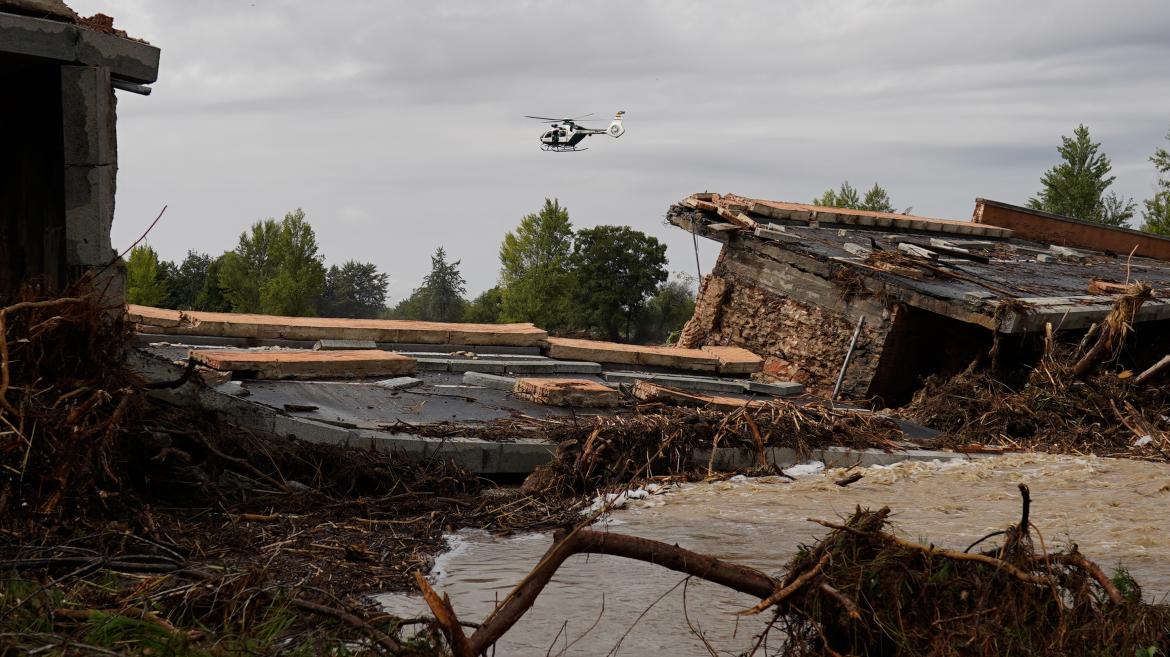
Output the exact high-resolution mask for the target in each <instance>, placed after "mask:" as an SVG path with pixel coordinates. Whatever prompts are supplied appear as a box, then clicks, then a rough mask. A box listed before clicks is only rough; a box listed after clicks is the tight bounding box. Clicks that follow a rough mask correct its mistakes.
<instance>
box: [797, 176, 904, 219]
mask: <svg viewBox="0 0 1170 657" xmlns="http://www.w3.org/2000/svg"><path fill="white" fill-rule="evenodd" d="M813 205H824V206H828V207H833V208H847V209H850V210H869V211H871V212H897V209H895V208H894V204H893V203H891V202H890V195H889V193H888V192H886V190H885V189H883V188H882V187H881V186H880V185H878V184H877V183H874V184H873V187H871V188H870V189H869V191H868V192H866V193H865V197H864V198H863V197H862V196H861V194H860V192H858V191H857V188H856V187H854V186H853V185H850V184H849V181H848V180H846V181H845V182H843V183H841V188H840V189H836V190H834V189H831V188H830V189H826V190H825V192H824V193H823V194H821V195H820V196H819V197H817V198H815V199H813Z"/></svg>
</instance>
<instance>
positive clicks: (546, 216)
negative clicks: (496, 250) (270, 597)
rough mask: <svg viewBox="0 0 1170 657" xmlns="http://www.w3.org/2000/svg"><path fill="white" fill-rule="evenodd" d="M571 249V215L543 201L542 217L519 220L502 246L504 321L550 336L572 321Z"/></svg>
mask: <svg viewBox="0 0 1170 657" xmlns="http://www.w3.org/2000/svg"><path fill="white" fill-rule="evenodd" d="M572 248H573V225H572V224H571V223H570V222H569V211H568V209H567V208H563V207H561V205H560V203H559V202H558V201H556V200H555V199H547V198H546V199H545V200H544V207H543V208H541V210H540V212H538V213H535V214H529V215H527V216H525V217H524V218H523V219H521V220H520V225H519V226H517V227H516V232H515V233H511V232H510V233H507V234H505V235H504V241H503V243H501V244H500V284H501V285H500V287H501V291H500V313H501V314H500V317H501V318H502V319H503V320H504V321H523V322H533V323H535V324H537V325H539V326H541V327H544V328H546V329H548V330H550V331H551V330H556V329H558V328H562V327H564V326H566V325H567V324H568V323H569V321H570V317H569V316H570V307H569V292H570V288H571V287H572V275H571V273H570V272H569V271H568V262H569V256H570V254H571V253H572Z"/></svg>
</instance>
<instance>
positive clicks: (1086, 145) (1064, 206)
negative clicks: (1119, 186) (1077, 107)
mask: <svg viewBox="0 0 1170 657" xmlns="http://www.w3.org/2000/svg"><path fill="white" fill-rule="evenodd" d="M1060 139H1061V145H1060V146H1059V147H1057V149H1056V150H1057V152H1058V153H1060V157H1061V160H1063V161H1062V162H1061V163H1060V164H1057V165H1055V166H1053V167H1052V168H1051V169H1049V170H1048V171H1046V172H1045V173H1044V176H1043V177H1042V178H1041V179H1040V183H1041V185H1043V189H1041V190H1040V193H1039V194H1037V195H1036V196H1034V197H1033V198H1031V199H1029V200H1028V207H1031V208H1033V209H1035V210H1042V211H1044V212H1051V213H1053V214H1059V215H1063V216H1066V217H1073V218H1075V219H1082V220H1084V221H1093V222H1096V223H1101V224H1106V225H1109V226H1120V225H1123V224H1124V223H1125V222H1126V221H1127V220H1128V219H1129V218H1131V217H1133V213H1134V204H1133V200H1132V199H1129V200H1126V199H1123V198H1120V197H1118V196H1117V195H1116V194H1115V193H1111V194H1109V195H1106V194H1105V191H1106V190H1107V189H1109V186H1110V185H1112V184H1113V181H1114V180H1115V179H1116V178H1117V177H1116V176H1110V175H1109V172H1110V171H1111V170H1112V169H1113V165H1112V164H1111V163H1110V161H1109V157H1108V156H1107V155H1105V154H1104V153H1100V152H1099V150H1100V148H1101V144H1100V143H1094V142H1093V141H1092V139H1090V138H1089V129H1088V128H1086V127H1085V126H1084V125H1078V126H1077V128H1076V130H1074V131H1073V137H1072V138H1069V137H1061V138H1060Z"/></svg>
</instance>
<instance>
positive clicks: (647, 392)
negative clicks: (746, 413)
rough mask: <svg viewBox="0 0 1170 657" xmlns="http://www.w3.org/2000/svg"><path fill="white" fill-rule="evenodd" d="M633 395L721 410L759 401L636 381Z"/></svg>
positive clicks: (642, 398) (669, 402) (668, 402)
mask: <svg viewBox="0 0 1170 657" xmlns="http://www.w3.org/2000/svg"><path fill="white" fill-rule="evenodd" d="M633 394H634V397H636V398H637V399H639V400H640V401H644V402H648V403H658V404H672V405H677V406H699V407H712V408H718V409H723V410H735V409H737V408H743V407H744V406H759V405H761V403H760V402H753V401H749V400H747V399H739V398H738V397H724V396H721V395H705V394H702V393H698V392H687V391H685V390H679V389H678V388H669V387H667V386H663V385H659V384H657V383H651V382H649V381H636V382H635V383H634V387H633Z"/></svg>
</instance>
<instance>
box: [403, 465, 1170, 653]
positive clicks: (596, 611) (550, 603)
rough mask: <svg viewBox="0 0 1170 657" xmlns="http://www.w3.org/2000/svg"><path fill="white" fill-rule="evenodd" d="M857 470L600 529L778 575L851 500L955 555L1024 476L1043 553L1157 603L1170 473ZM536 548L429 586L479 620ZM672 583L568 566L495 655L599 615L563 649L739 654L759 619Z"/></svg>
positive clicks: (461, 541)
mask: <svg viewBox="0 0 1170 657" xmlns="http://www.w3.org/2000/svg"><path fill="white" fill-rule="evenodd" d="M863 472H864V474H865V477H864V479H862V480H861V481H859V482H857V483H855V484H853V485H851V486H849V487H848V488H841V487H839V486H835V485H834V484H833V481H834V479H836V478H838V477H839V476H840V475H841V473H840V471H828V472H824V473H821V474H814V475H809V476H806V477H801V478H799V479H798V480H797V481H795V482H789V481H787V480H784V479H780V478H764V479H753V480H747V481H736V482H722V483H715V484H696V485H690V486H686V487H684V488H682V489H676V490H675V491H674V492H671V493H669V494H666V495H657V496H651V497H649V498H647V499H644V500H634V501H632V502H631V503H630V506H629V507H627V508H626V509H624V510H621V511H618V512H616V513H615V514H614V516H613V518H612V521H611V522H610V523H609V530H610V531H616V532H623V533H629V534H636V535H638V536H643V537H647V538H653V539H658V540H662V541H668V542H671V543H677V544H679V545H681V546H683V547H686V548H689V549H692V550H696V551H699V552H704V553H709V554H713V555H716V556H718V557H719V558H721V559H726V560H729V561H735V562H738V563H743V564H746V565H750V566H754V567H757V568H761V569H763V570H765V571H769V572H778V571H780V570H782V568H783V565H784V563H785V562H786V561H787V560H788V559H790V558H791V557H792V555H793V553H794V551H795V550H796V548H797V546H798V544H801V543H806V544H807V543H812V542H814V541H815V540H816V539H817V537H819V536H821V535H823V533H824V531H825V530H824V529H823V528H821V527H819V526H817V525H814V524H812V523H810V522H807V521H806V518H808V517H816V518H824V519H833V518H836V517H839V516H843V515H846V514H848V513H850V512H851V511H852V510H853V509H854V507H855V506H856V505H859V504H860V505H863V506H869V507H871V508H877V507H880V506H882V505H888V506H890V507H891V508H892V509H893V510H894V512H895V513H894V516H893V518H894V523H895V530H896V531H898V532H899V533H901V534H903V535H905V536H906V537H908V538H911V539H915V540H922V541H929V542H933V543H934V544H936V545H940V546H945V547H957V548H959V549H962V548H964V547H966V546H967V545H968V544H969V543H970V542H971V541H973V540H975V539H976V538H979V537H980V536H983V535H985V534H987V533H988V532H991V531H994V530H996V529H1002V528H1003V527H1005V526H1006V525H1008V524H1010V523H1012V522H1013V521H1015V520H1016V519H1017V516H1018V514H1019V493H1018V492H1017V489H1016V484H1017V483H1020V482H1023V483H1026V484H1028V486H1029V487H1030V488H1031V490H1032V498H1033V504H1032V519H1033V521H1034V522H1035V523H1036V525H1037V526H1038V527H1039V528H1040V530H1041V532H1042V533H1043V537H1044V540H1045V541H1046V543H1047V544H1048V545H1049V546H1056V547H1061V546H1065V545H1067V544H1068V543H1069V541H1070V540H1071V539H1074V538H1075V540H1076V541H1077V543H1078V544H1079V545H1080V548H1081V551H1082V552H1084V553H1085V554H1086V555H1088V556H1089V557H1090V558H1092V559H1095V560H1097V561H1098V562H1099V563H1101V564H1102V565H1103V566H1105V567H1106V568H1107V569H1109V570H1111V569H1112V567H1113V566H1116V565H1118V564H1121V565H1124V566H1125V567H1126V568H1128V569H1129V570H1130V571H1131V572H1132V573H1133V575H1134V576H1135V578H1136V579H1137V580H1138V581H1139V582H1140V583H1141V584H1142V585H1143V587H1144V589H1145V592H1146V597H1147V598H1150V599H1162V598H1163V597H1164V596H1167V595H1168V594H1170V519H1168V517H1167V516H1168V515H1170V505H1168V503H1170V466H1166V465H1159V464H1150V463H1142V462H1136V461H1122V460H1111V459H1095V458H1075V457H1062V456H1038V455H1012V456H1004V457H996V458H993V459H983V460H978V461H971V462H959V463H951V464H941V463H902V464H899V465H896V466H893V467H890V468H870V469H866V470H864V471H863ZM549 541H550V539H549V537H548V536H541V535H534V536H525V537H519V538H511V539H503V540H497V539H492V538H491V537H488V536H486V535H482V534H463V535H460V536H458V537H457V538H456V539H455V541H454V543H455V545H456V547H455V549H454V550H453V551H452V552H451V553H449V554H448V555H446V556H445V557H444V558H442V559H441V560H440V561H439V563H438V564H437V567H436V571H437V572H436V573H435V577H434V579H435V580H436V582H437V585H438V588H439V589H440V590H441V591H445V592H447V593H448V594H450V596H451V598H452V601H453V602H454V605H455V608H456V610H458V611H459V612H460V614H461V616H462V617H463V618H465V619H468V620H480V619H482V618H483V617H485V616H486V615H487V614H488V612H490V610H491V609H492V608H493V605H494V602H495V600H497V599H502V598H503V597H504V596H505V595H506V594H507V592H508V591H509V590H510V589H511V587H512V586H513V585H514V584H515V583H516V582H517V581H519V580H520V578H522V577H523V576H524V575H525V574H526V573H527V572H528V570H529V569H530V568H531V567H532V565H533V564H535V563H536V562H537V561H538V560H539V558H540V556H541V554H542V553H543V552H544V551H545V550H546V549H547V547H548V545H549ZM681 579H682V577H681V576H680V575H678V574H675V573H673V572H670V571H666V570H662V569H657V568H655V567H653V566H650V565H647V564H642V563H636V562H631V561H626V560H623V559H619V558H616V557H608V556H588V557H586V556H579V557H574V558H572V559H570V560H569V561H568V562H567V563H566V564H565V565H564V566H562V567H561V569H560V571H559V572H558V574H557V576H556V577H555V578H554V579H553V581H552V583H550V585H549V586H548V587H547V588H546V589H545V590H544V592H543V593H542V594H541V596H540V598H539V599H538V601H537V603H536V606H535V607H533V609H532V610H530V611H529V612H528V614H527V615H526V616H525V617H524V619H523V620H522V621H521V622H520V623H519V624H518V625H517V626H516V627H515V628H513V629H512V631H511V632H509V633H508V634H507V635H506V636H505V638H504V640H503V641H502V642H501V643H500V645H499V647H498V653H497V654H501V655H545V654H546V653H548V652H549V651H550V646H552V648H551V654H553V655H555V654H557V653H558V652H561V651H562V649H564V648H565V647H566V644H570V643H571V642H572V641H573V640H574V639H576V638H577V637H578V636H580V635H581V634H582V633H583V632H585V631H586V630H588V629H589V628H590V626H591V625H593V624H594V622H595V621H597V623H596V627H594V628H593V629H592V631H591V632H590V633H589V634H588V635H587V636H586V637H585V638H584V639H582V640H581V641H579V642H577V643H576V644H573V645H571V647H569V649H568V650H567V651H564V654H567V655H606V654H610V653H611V651H612V650H613V649H614V647H615V645H617V644H618V642H619V641H620V647H619V649H618V650H617V653H616V654H643V655H644V654H647V652H648V651H651V650H669V651H670V654H672V655H695V656H696V657H703V656H706V655H709V653H708V651H707V650H706V649H705V648H704V647H703V645H702V643H701V642H700V640H699V639H698V638H697V637H696V636H695V635H694V632H692V631H691V630H690V629H688V624H687V618H689V620H690V623H691V624H692V625H693V626H694V627H695V628H696V629H698V630H699V631H701V632H702V633H703V634H704V635H705V637H706V639H707V641H708V642H709V643H710V644H711V645H712V646H713V647H714V648H715V649H716V650H717V651H719V652H720V653H724V652H725V651H726V652H730V653H732V654H738V653H740V652H744V651H746V650H748V649H750V647H751V645H752V643H753V635H754V634H756V633H758V632H759V630H760V629H761V628H762V622H763V621H761V620H759V619H749V620H747V621H745V620H744V619H742V618H741V619H739V620H738V622H737V617H736V616H734V612H736V611H738V610H740V609H744V608H746V607H749V606H751V605H752V604H754V603H755V602H756V601H755V600H753V599H751V598H749V597H747V596H743V595H739V594H736V593H733V592H730V591H728V590H726V589H723V588H721V587H718V586H715V585H712V584H706V583H701V582H700V583H695V582H692V583H690V584H688V585H687V591H686V605H685V615H684V604H683V602H684V601H683V587H681V586H680V587H678V588H676V589H674V590H673V592H670V593H666V592H667V591H668V590H670V589H671V588H672V587H674V586H675V585H676V584H678V583H679V582H680V581H681ZM663 594H665V596H664V597H661V596H663ZM660 597H661V599H660V600H659V601H658V602H657V603H655V600H656V599H658V598H660ZM384 602H385V603H386V605H387V607H388V608H389V609H390V610H391V611H396V612H399V613H403V614H414V613H420V611H419V610H420V607H419V603H418V601H417V600H416V599H414V598H409V597H405V596H397V595H391V596H386V597H385V598H384ZM652 604H653V606H652V607H651V605H652ZM648 607H650V610H649V611H645V610H646V609H647V608H648ZM643 612H645V615H644V616H643V617H642V618H641V620H638V621H637V622H635V620H636V619H637V617H638V616H639V614H642V613H643ZM599 618H600V620H597V619H599ZM631 627H632V629H630V628H631ZM627 631H628V634H627ZM623 635H625V636H624V638H623Z"/></svg>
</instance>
